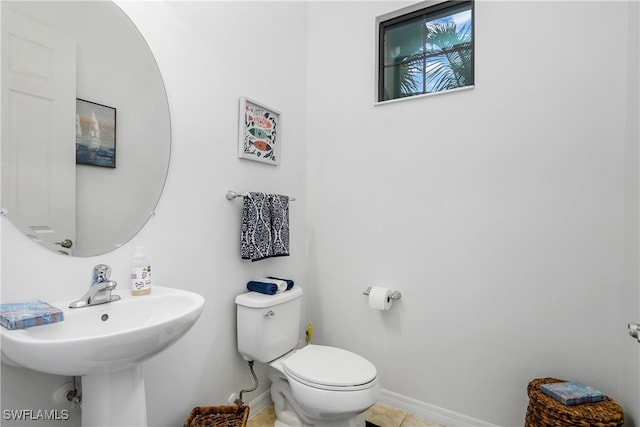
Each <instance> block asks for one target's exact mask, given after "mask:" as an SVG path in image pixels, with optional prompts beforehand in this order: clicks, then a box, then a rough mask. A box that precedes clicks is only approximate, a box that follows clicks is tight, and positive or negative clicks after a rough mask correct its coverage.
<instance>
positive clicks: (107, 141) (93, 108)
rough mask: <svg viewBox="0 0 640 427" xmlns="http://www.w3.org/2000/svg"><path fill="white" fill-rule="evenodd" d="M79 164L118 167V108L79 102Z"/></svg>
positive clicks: (77, 151)
mask: <svg viewBox="0 0 640 427" xmlns="http://www.w3.org/2000/svg"><path fill="white" fill-rule="evenodd" d="M76 164H83V165H92V166H103V167H107V168H115V167H116V109H115V108H113V107H109V106H106V105H102V104H98V103H95V102H91V101H85V100H84V99H79V98H77V99H76Z"/></svg>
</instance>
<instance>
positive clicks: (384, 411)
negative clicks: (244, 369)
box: [247, 403, 445, 427]
mask: <svg viewBox="0 0 640 427" xmlns="http://www.w3.org/2000/svg"><path fill="white" fill-rule="evenodd" d="M275 419H276V414H275V412H274V411H273V405H269V406H267V407H266V408H265V409H264V410H262V411H261V412H259V413H257V414H255V415H253V416H252V417H251V418H250V419H249V422H248V423H247V427H273V423H274V421H275ZM365 419H366V420H367V421H369V422H372V423H373V424H376V425H378V426H380V427H445V426H443V425H442V424H437V423H434V422H433V421H429V420H427V419H424V418H420V417H416V416H415V415H412V414H407V413H406V412H403V411H401V410H400V409H396V408H393V407H391V406H388V405H385V404H383V403H376V404H375V405H373V406H372V407H371V408H369V410H368V411H367V412H366V413H365Z"/></svg>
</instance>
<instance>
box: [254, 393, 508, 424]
mask: <svg viewBox="0 0 640 427" xmlns="http://www.w3.org/2000/svg"><path fill="white" fill-rule="evenodd" d="M271 403H272V402H271V390H267V391H265V392H264V393H262V394H261V395H260V396H258V397H256V398H255V399H253V400H252V401H251V402H249V413H250V417H251V416H253V415H256V414H257V413H259V412H260V411H262V410H263V409H264V408H266V407H267V406H269V405H271ZM380 403H384V404H385V405H389V406H392V407H394V408H398V409H400V410H401V411H404V412H407V413H409V414H413V415H416V416H418V417H423V418H426V419H428V420H431V421H433V422H436V423H439V424H443V425H445V426H447V427H469V426H473V427H499V426H497V425H496V424H491V423H488V422H486V421H482V420H478V419H476V418H472V417H468V416H466V415H463V414H460V413H457V412H454V411H450V410H448V409H444V408H441V407H439V406H435V405H431V404H429V403H426V402H421V401H419V400H416V399H412V398H410V397H407V396H403V395H401V394H398V393H394V392H392V391H389V390H385V389H382V390H381V391H380Z"/></svg>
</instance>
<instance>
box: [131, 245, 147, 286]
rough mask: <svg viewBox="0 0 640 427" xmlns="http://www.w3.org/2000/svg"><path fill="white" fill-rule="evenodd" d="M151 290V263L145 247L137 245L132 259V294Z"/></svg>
mask: <svg viewBox="0 0 640 427" xmlns="http://www.w3.org/2000/svg"><path fill="white" fill-rule="evenodd" d="M149 292H151V263H150V262H149V258H148V257H147V254H146V253H145V251H144V247H142V246H136V248H135V251H134V252H133V258H132V259H131V295H146V294H148V293H149Z"/></svg>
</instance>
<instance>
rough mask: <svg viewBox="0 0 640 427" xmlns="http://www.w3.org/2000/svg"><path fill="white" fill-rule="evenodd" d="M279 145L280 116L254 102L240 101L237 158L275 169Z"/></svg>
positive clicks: (245, 98)
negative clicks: (267, 165) (264, 164)
mask: <svg viewBox="0 0 640 427" xmlns="http://www.w3.org/2000/svg"><path fill="white" fill-rule="evenodd" d="M281 145H282V113H280V111H278V110H276V109H274V108H271V107H268V106H266V105H264V104H262V103H260V102H258V101H255V100H253V99H251V98H247V97H246V96H243V97H241V98H240V117H239V134H238V157H239V158H241V159H247V160H254V161H257V162H262V163H267V164H270V165H274V166H277V165H279V164H280V152H281V148H282V147H281Z"/></svg>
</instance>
